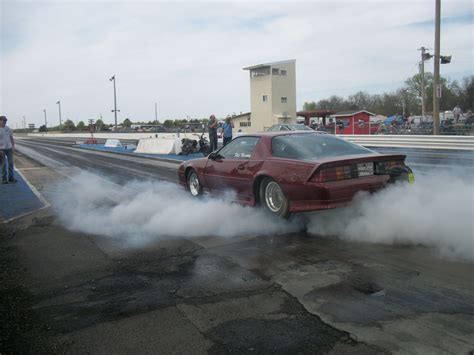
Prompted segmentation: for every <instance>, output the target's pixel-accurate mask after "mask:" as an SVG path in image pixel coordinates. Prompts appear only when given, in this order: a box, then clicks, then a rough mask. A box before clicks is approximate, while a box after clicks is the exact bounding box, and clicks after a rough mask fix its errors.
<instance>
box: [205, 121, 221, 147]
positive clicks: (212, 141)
mask: <svg viewBox="0 0 474 355" xmlns="http://www.w3.org/2000/svg"><path fill="white" fill-rule="evenodd" d="M218 126H219V122H217V119H216V116H214V115H211V116H210V117H209V123H208V124H207V128H208V130H209V145H210V147H209V151H210V152H213V151H215V150H217V127H218Z"/></svg>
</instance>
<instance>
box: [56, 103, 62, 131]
mask: <svg viewBox="0 0 474 355" xmlns="http://www.w3.org/2000/svg"><path fill="white" fill-rule="evenodd" d="M56 104H57V105H58V106H59V131H61V125H62V119H61V101H59V100H58V102H56Z"/></svg>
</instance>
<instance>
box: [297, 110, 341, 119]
mask: <svg viewBox="0 0 474 355" xmlns="http://www.w3.org/2000/svg"><path fill="white" fill-rule="evenodd" d="M333 113H334V111H331V110H313V111H298V112H296V115H297V116H300V117H326V116H329V115H332V114H333Z"/></svg>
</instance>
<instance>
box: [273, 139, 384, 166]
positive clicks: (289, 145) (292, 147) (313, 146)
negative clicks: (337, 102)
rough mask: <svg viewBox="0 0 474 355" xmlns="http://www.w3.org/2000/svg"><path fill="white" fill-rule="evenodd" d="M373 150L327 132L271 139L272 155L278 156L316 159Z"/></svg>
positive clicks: (370, 152) (365, 152) (369, 152)
mask: <svg viewBox="0 0 474 355" xmlns="http://www.w3.org/2000/svg"><path fill="white" fill-rule="evenodd" d="M374 153H375V152H374V151H372V150H370V149H367V148H364V147H361V146H359V145H356V144H354V143H350V142H347V141H345V140H343V139H340V138H336V137H334V136H331V135H328V134H319V133H314V134H311V133H309V134H288V135H284V136H278V137H274V138H273V139H272V155H273V156H274V157H279V158H288V159H298V160H317V159H321V158H325V157H333V156H341V155H358V154H374Z"/></svg>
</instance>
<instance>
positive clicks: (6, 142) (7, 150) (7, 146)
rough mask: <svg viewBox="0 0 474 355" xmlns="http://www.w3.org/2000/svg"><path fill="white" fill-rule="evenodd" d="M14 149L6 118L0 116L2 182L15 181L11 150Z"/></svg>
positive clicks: (11, 133)
mask: <svg viewBox="0 0 474 355" xmlns="http://www.w3.org/2000/svg"><path fill="white" fill-rule="evenodd" d="M14 150H15V141H14V140H13V132H12V130H11V129H10V127H8V126H7V118H6V117H5V116H0V151H2V152H3V154H2V155H4V158H3V163H2V184H8V183H9V182H16V179H15V176H14V174H13V151H14ZM7 161H8V179H7Z"/></svg>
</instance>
